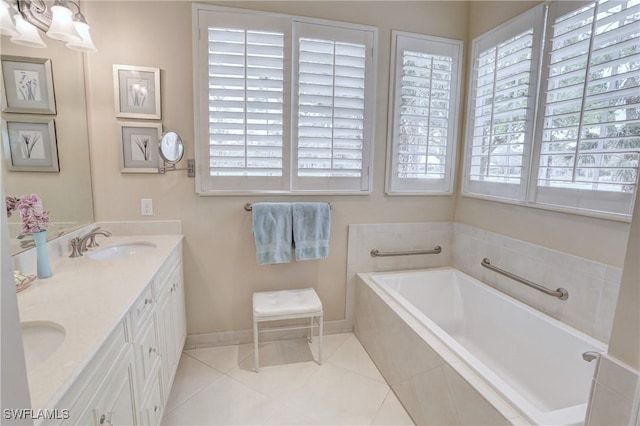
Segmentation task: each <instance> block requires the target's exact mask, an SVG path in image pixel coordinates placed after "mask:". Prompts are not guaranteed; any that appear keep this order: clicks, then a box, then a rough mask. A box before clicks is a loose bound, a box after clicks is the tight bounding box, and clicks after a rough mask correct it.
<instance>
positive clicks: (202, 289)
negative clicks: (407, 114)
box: [85, 1, 468, 334]
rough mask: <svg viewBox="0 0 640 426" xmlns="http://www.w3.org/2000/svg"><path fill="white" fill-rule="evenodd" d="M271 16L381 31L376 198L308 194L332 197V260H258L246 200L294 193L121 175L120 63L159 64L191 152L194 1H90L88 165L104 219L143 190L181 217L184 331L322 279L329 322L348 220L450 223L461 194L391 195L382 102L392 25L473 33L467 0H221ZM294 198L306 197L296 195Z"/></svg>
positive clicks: (136, 207)
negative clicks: (211, 193)
mask: <svg viewBox="0 0 640 426" xmlns="http://www.w3.org/2000/svg"><path fill="white" fill-rule="evenodd" d="M218 4H222V5H226V6H240V7H246V8H252V9H258V10H265V11H270V12H281V13H288V14H294V15H305V16H312V17H317V18H323V19H337V20H342V21H346V22H354V23H359V24H369V25H374V26H376V27H378V28H379V33H378V36H379V44H378V46H379V53H378V70H377V73H378V85H377V99H378V102H377V111H376V114H377V124H376V135H377V136H376V140H375V148H374V151H375V162H374V184H373V193H372V194H371V195H369V196H333V197H300V199H301V200H317V201H329V202H331V203H333V206H334V209H333V212H332V219H333V222H332V236H331V245H330V256H329V258H328V259H324V260H320V261H306V262H294V263H291V264H286V265H269V266H258V265H257V264H256V260H255V247H254V244H253V239H252V234H251V215H250V214H249V213H246V212H245V211H244V210H243V208H242V206H243V204H244V203H246V202H249V201H250V202H256V201H263V200H274V201H278V200H286V199H291V197H289V198H286V197H268V198H267V197H199V196H198V195H196V194H195V189H194V180H193V179H189V178H187V176H186V172H174V173H168V174H167V175H164V176H160V175H131V174H121V173H120V170H119V163H118V135H117V122H118V121H117V120H116V119H115V117H114V101H113V84H112V65H113V64H127V65H139V66H151V67H159V68H160V69H161V70H162V123H163V125H164V129H165V130H169V129H171V130H175V131H178V132H179V133H180V134H181V135H182V137H183V140H184V141H185V142H186V158H193V156H194V145H193V144H194V140H193V139H194V136H193V135H194V132H193V94H192V55H191V2H188V1H183V2H173V1H164V2H137V1H126V2H117V1H99V2H98V1H95V2H93V1H92V2H88V3H87V4H86V6H85V9H86V16H87V20H88V22H90V24H91V31H92V35H93V38H94V41H95V43H96V45H97V47H98V49H99V52H98V53H96V54H92V55H89V68H88V76H89V78H90V89H89V107H90V110H91V120H90V123H89V126H90V135H91V166H92V180H93V189H94V203H95V210H96V220H97V221H110V220H142V219H144V218H142V217H141V216H140V198H152V199H153V202H154V213H155V215H154V216H153V218H152V219H180V220H182V221H183V226H184V235H185V248H184V262H185V280H186V296H187V316H188V332H189V333H190V334H195V333H210V332H222V331H231V330H243V329H249V328H250V327H251V294H252V292H253V291H258V290H272V289H281V288H295V287H304V286H310V287H315V288H316V289H317V291H318V293H319V295H320V297H321V298H322V300H323V302H324V306H325V312H326V313H325V319H326V320H337V319H342V318H344V310H345V277H346V269H347V265H346V259H347V225H348V224H350V223H370V222H421V221H448V220H452V219H453V215H454V204H455V203H454V202H455V199H454V197H453V196H438V197H428V198H427V197H387V196H385V195H384V168H385V143H386V120H387V116H386V107H387V93H388V83H387V82H388V75H389V55H390V38H391V33H390V31H391V29H399V30H405V31H413V32H417V33H424V34H431V35H436V36H442V37H451V38H457V39H461V40H465V39H466V36H467V10H468V4H467V3H466V2H406V3H405V2H398V1H392V2H360V1H358V2H228V3H224V2H218ZM296 199H298V198H296Z"/></svg>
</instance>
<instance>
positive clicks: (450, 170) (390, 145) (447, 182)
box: [385, 30, 464, 196]
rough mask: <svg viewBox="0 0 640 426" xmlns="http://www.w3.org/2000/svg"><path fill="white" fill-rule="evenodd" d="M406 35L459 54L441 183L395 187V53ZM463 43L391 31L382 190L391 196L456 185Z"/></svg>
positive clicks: (439, 191)
mask: <svg viewBox="0 0 640 426" xmlns="http://www.w3.org/2000/svg"><path fill="white" fill-rule="evenodd" d="M399 37H406V38H412V39H417V40H420V41H425V42H427V43H429V42H433V43H442V44H449V45H452V46H453V47H454V48H457V50H458V54H457V55H456V57H454V59H455V60H456V61H457V69H456V70H455V72H454V76H455V78H454V79H452V84H455V90H453V91H452V92H451V104H452V107H451V111H450V112H451V116H450V120H451V123H450V125H449V130H450V132H451V135H450V136H449V141H447V161H446V172H445V179H444V187H434V186H433V185H426V187H425V188H424V189H420V190H414V189H411V190H409V189H405V190H403V189H398V188H394V185H393V184H394V181H395V179H394V176H393V169H394V167H393V164H394V161H395V158H394V157H395V141H394V136H395V122H396V109H395V101H396V88H397V84H396V83H397V81H396V68H397V60H398V58H397V54H398V48H397V46H398V38H399ZM463 46H464V43H463V41H462V40H454V39H449V38H443V37H434V36H428V35H423V34H416V33H410V32H404V31H396V30H392V31H391V56H390V65H389V67H390V73H389V74H390V75H389V107H388V109H387V158H386V160H387V164H386V171H385V176H386V178H385V193H386V194H387V195H391V196H407V195H409V196H411V195H416V196H418V195H421V196H424V195H451V194H452V193H453V188H454V187H455V175H456V169H457V168H456V163H457V158H458V157H457V148H458V131H459V127H460V121H459V118H458V117H459V116H460V113H461V106H462V100H461V94H462V90H461V85H462V74H463V73H464V55H463Z"/></svg>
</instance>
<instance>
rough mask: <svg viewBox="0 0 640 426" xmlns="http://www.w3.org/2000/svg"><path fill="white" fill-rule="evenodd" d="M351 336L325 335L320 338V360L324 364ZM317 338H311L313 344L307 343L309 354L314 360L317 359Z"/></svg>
mask: <svg viewBox="0 0 640 426" xmlns="http://www.w3.org/2000/svg"><path fill="white" fill-rule="evenodd" d="M350 336H353V333H338V334H327V335H324V336H323V337H322V360H323V362H326V361H328V360H330V359H331V357H333V354H335V353H336V351H337V350H338V349H339V348H340V347H341V346H342V345H343V344H344V342H345V341H346V340H347V339H348V338H349V337H350ZM316 339H317V337H314V338H313V343H307V344H308V345H309V347H310V348H311V352H312V353H313V357H314V359H318V344H317V340H316Z"/></svg>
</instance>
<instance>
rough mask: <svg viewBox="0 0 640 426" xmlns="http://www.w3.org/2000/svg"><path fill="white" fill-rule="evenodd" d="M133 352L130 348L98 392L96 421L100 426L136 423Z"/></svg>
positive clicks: (95, 405) (95, 411)
mask: <svg viewBox="0 0 640 426" xmlns="http://www.w3.org/2000/svg"><path fill="white" fill-rule="evenodd" d="M132 367H133V354H132V352H131V351H130V350H129V351H127V354H126V355H125V356H124V357H123V359H122V360H121V361H119V362H118V365H116V368H114V369H113V370H112V372H111V373H110V374H109V377H108V378H107V380H105V381H104V383H103V384H102V385H101V386H100V388H99V389H98V391H97V392H96V398H97V399H96V401H95V403H94V404H93V412H94V422H95V424H96V425H99V426H105V425H106V426H110V425H133V424H136V415H135V411H136V409H135V403H134V400H133V383H134V381H133V368H132Z"/></svg>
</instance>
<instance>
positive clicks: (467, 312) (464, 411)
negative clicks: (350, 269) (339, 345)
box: [356, 268, 605, 425]
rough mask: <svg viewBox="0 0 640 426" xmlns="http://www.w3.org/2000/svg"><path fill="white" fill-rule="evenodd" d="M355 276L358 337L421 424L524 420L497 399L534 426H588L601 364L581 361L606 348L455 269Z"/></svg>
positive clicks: (493, 422)
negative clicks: (441, 379) (596, 372)
mask: <svg viewBox="0 0 640 426" xmlns="http://www.w3.org/2000/svg"><path fill="white" fill-rule="evenodd" d="M359 279H360V281H359V282H358V289H357V291H358V295H357V298H356V301H357V305H356V306H357V309H356V312H357V314H356V334H357V335H358V337H359V338H360V340H361V341H362V343H363V345H364V347H365V348H366V349H367V351H368V352H369V353H370V354H371V356H372V358H373V359H374V361H375V362H376V364H377V365H378V366H379V368H380V369H381V371H382V373H383V375H384V376H385V378H387V380H388V381H389V382H390V383H391V384H392V387H393V385H394V384H395V385H396V386H395V388H394V390H396V393H397V394H398V396H399V398H400V400H401V401H402V402H403V403H404V405H405V407H406V408H407V410H408V411H409V413H410V414H411V415H412V416H413V418H414V420H415V421H416V422H417V423H419V424H479V423H482V422H483V421H486V422H488V423H489V424H495V423H500V424H504V422H505V421H507V420H508V421H509V422H516V423H519V422H521V421H522V419H519V418H518V415H513V412H511V411H510V410H508V409H504V406H505V403H504V401H502V400H501V398H504V400H505V401H508V405H510V406H511V407H514V408H515V409H516V410H517V412H518V413H520V415H521V416H522V417H523V418H524V419H525V420H526V421H528V422H531V423H533V424H558V425H559V424H562V425H574V424H575V425H578V424H582V423H583V422H584V419H585V414H586V409H587V401H588V398H589V388H590V382H591V379H592V377H593V372H594V366H595V363H594V364H590V363H587V362H585V361H582V360H581V359H580V357H581V354H582V353H583V352H585V351H596V352H602V351H603V350H604V349H605V345H603V344H602V343H601V342H598V341H597V340H595V339H593V338H591V337H589V336H586V335H585V334H583V333H580V332H578V331H576V330H575V329H572V328H571V327H568V326H566V325H565V324H563V323H561V322H560V321H557V320H554V319H552V318H549V317H548V316H546V315H544V314H541V313H540V312H538V311H536V310H535V309H533V308H531V307H528V306H526V305H525V304H523V303H520V302H518V301H516V300H514V299H513V298H511V297H508V296H506V295H504V294H503V293H501V292H499V291H497V290H495V289H493V288H491V287H489V286H487V285H485V284H483V283H481V282H479V281H477V280H475V279H473V278H471V277H469V276H468V275H466V274H463V273H461V272H459V271H456V270H455V269H453V268H437V269H430V270H423V271H411V272H391V273H372V274H359ZM389 297H390V298H391V299H389ZM361 301H362V302H363V303H364V306H362V305H361ZM381 304H386V306H383V305H381ZM369 305H371V307H369ZM416 320H417V322H416ZM389 326H391V327H389ZM398 336H402V337H398ZM416 353H417V354H419V356H420V359H413V357H414V356H415V354H416ZM576 361H577V362H576ZM412 369H413V370H412ZM439 370H441V373H442V374H443V375H444V377H445V382H446V386H445V387H444V388H443V389H441V390H444V392H443V393H442V395H440V396H439V397H438V398H439V399H440V400H437V399H436V400H434V398H433V396H432V394H431V393H432V392H436V393H440V392H439V391H438V387H437V386H436V384H435V383H437V381H436V382H434V381H433V378H434V377H437V376H438V375H439V374H440V373H438V371H439ZM451 370H453V371H457V373H458V374H459V375H460V377H457V376H455V375H453V374H454V373H453V372H452V371H451ZM452 377H453V378H452ZM551 378H553V379H554V380H551ZM469 383H473V386H471V385H469ZM434 386H435V387H434ZM493 390H495V391H497V393H498V394H499V395H500V397H501V398H497V399H496V395H495V392H493ZM414 391H417V392H415V393H413V392H414ZM461 393H462V394H466V395H467V396H465V397H460V395H459V394H461ZM483 400H484V401H483ZM415 401H417V403H416V402H415ZM487 404H488V406H487ZM470 406H471V407H483V408H482V409H480V411H479V413H475V414H473V417H467V416H469V415H470V412H469V411H468V407H470ZM492 407H495V408H492ZM479 419H481V420H479Z"/></svg>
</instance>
